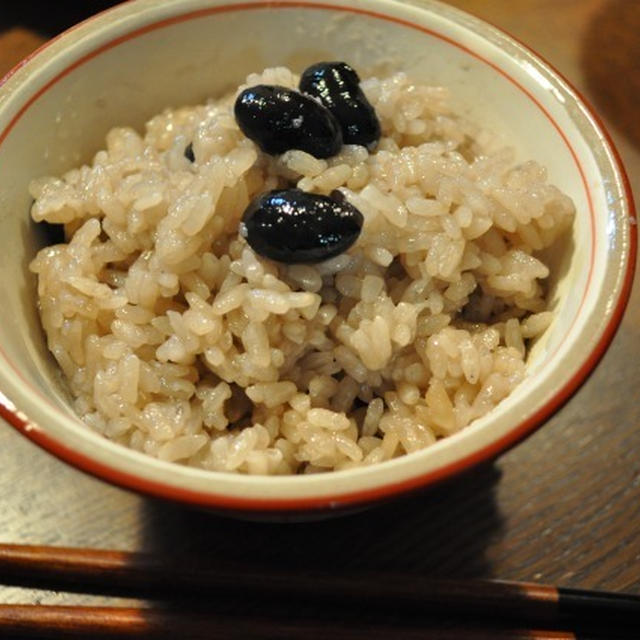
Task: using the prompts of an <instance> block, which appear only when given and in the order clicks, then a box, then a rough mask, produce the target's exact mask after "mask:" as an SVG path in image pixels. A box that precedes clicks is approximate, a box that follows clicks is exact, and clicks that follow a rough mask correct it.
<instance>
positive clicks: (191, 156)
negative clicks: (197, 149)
mask: <svg viewBox="0 0 640 640" xmlns="http://www.w3.org/2000/svg"><path fill="white" fill-rule="evenodd" d="M184 157H185V158H186V159H187V160H188V161H189V162H195V159H196V156H195V154H194V153H193V142H190V143H189V144H188V145H187V146H186V148H185V150H184Z"/></svg>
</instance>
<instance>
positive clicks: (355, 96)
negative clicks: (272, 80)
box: [300, 62, 380, 148]
mask: <svg viewBox="0 0 640 640" xmlns="http://www.w3.org/2000/svg"><path fill="white" fill-rule="evenodd" d="M300 91H303V92H304V93H307V94H309V95H310V96H314V97H315V98H317V99H318V100H320V101H321V102H322V104H323V105H324V106H325V107H327V109H329V111H331V113H332V114H333V115H334V116H335V117H336V118H337V120H338V122H339V123H340V126H341V128H342V139H343V141H344V142H345V144H359V145H363V146H366V147H369V148H371V147H372V146H373V145H375V143H376V142H378V140H379V138H380V122H379V121H378V116H376V112H375V109H374V108H373V107H372V106H371V103H370V102H369V101H368V100H367V98H366V96H365V95H364V93H363V92H362V89H361V88H360V78H359V77H358V74H357V73H356V72H355V71H354V70H353V69H352V68H351V67H350V66H349V65H348V64H347V63H346V62H319V63H318V64H314V65H312V66H310V67H308V68H307V69H305V71H304V72H303V74H302V76H301V78H300Z"/></svg>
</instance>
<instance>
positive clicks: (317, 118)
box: [234, 85, 342, 158]
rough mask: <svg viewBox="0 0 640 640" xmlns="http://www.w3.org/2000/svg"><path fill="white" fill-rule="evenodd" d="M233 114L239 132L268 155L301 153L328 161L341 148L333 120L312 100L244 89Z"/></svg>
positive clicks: (270, 89) (263, 88)
mask: <svg viewBox="0 0 640 640" xmlns="http://www.w3.org/2000/svg"><path fill="white" fill-rule="evenodd" d="M234 114H235V118H236V122H237V123H238V126H239V127H240V129H241V130H242V132H243V133H244V134H245V135H246V136H247V137H248V138H251V140H253V141H254V142H255V143H256V144H257V145H258V146H259V147H260V148H261V149H262V150H263V151H264V152H266V153H269V154H278V153H284V152H285V151H288V150H289V149H300V150H302V151H306V152H307V153H310V154H311V155H313V156H315V157H316V158H329V157H330V156H333V155H335V154H336V153H338V151H339V150H340V147H341V146H342V133H341V130H340V125H339V124H338V122H337V121H336V119H335V118H334V116H333V115H332V114H331V113H330V112H329V111H328V110H327V109H325V108H324V107H323V106H322V105H321V104H319V103H318V102H317V101H316V100H314V99H313V98H310V97H309V96H304V95H302V94H301V93H298V92H297V91H293V90H291V89H287V88H285V87H279V86H271V85H257V86H255V87H250V88H249V89H245V90H244V91H243V92H242V93H241V94H240V95H239V96H238V98H237V99H236V103H235V106H234Z"/></svg>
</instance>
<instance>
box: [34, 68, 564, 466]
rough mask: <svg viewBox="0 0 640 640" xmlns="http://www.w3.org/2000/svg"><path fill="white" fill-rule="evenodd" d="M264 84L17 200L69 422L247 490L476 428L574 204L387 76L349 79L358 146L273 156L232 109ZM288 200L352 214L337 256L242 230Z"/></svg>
mask: <svg viewBox="0 0 640 640" xmlns="http://www.w3.org/2000/svg"><path fill="white" fill-rule="evenodd" d="M260 83H264V84H269V83H270V84H279V85H283V86H286V87H292V88H293V87H296V86H297V84H298V77H297V76H296V75H295V74H293V73H292V72H291V71H289V70H287V69H284V68H274V69H267V70H265V71H264V72H263V73H262V74H252V75H250V76H249V77H248V78H247V84H246V85H242V86H241V87H239V89H238V91H237V92H235V93H234V94H233V95H229V96H226V97H224V98H222V99H219V100H212V101H210V102H208V103H207V104H205V105H201V106H195V107H183V108H180V109H175V110H170V109H167V110H165V111H164V112H163V113H161V114H160V115H158V116H156V117H154V118H152V119H151V120H150V121H149V122H148V123H147V127H146V132H145V134H144V136H140V135H139V134H138V133H137V132H136V131H134V130H132V129H130V128H126V127H120V128H115V129H113V130H111V131H110V132H109V134H108V135H107V139H106V149H105V150H102V151H99V152H98V153H97V154H96V156H95V158H94V159H93V162H92V164H91V165H85V166H82V167H80V168H78V169H73V170H71V171H69V172H68V173H66V174H65V175H64V176H63V177H62V178H54V177H45V178H41V179H37V180H34V181H33V182H32V184H31V193H32V195H33V197H34V198H35V202H34V204H33V208H32V217H33V219H34V220H35V221H43V220H44V221H47V222H50V223H61V224H64V225H65V233H66V238H67V240H68V243H67V244H59V245H55V246H50V247H46V248H44V249H42V250H41V251H40V253H39V254H38V255H37V257H36V258H35V259H34V260H33V262H32V264H31V269H32V270H33V272H35V273H36V274H37V275H38V294H39V309H40V312H41V317H42V323H43V326H44V329H45V332H46V335H47V339H48V345H49V348H50V349H51V351H52V353H53V355H54V356H55V358H56V359H57V361H58V363H59V365H60V367H61V369H62V371H63V373H64V375H65V377H66V380H67V382H68V385H69V388H70V391H71V394H72V396H73V398H74V407H75V410H76V411H77V413H78V414H79V415H80V417H81V418H82V419H83V420H84V421H85V422H86V423H87V425H89V426H90V427H91V428H93V429H95V430H97V431H98V432H100V433H101V434H103V435H104V436H106V437H107V438H111V439H112V440H114V441H116V442H119V443H121V444H123V445H125V446H128V447H131V448H133V449H136V450H139V451H142V452H145V453H147V454H149V455H152V456H156V457H158V458H160V459H162V460H168V461H175V462H179V463H182V464H188V465H193V466H196V467H201V468H204V469H209V470H215V471H237V472H243V473H252V474H292V473H310V472H318V471H326V470H332V469H347V468H351V467H355V466H359V465H369V464H374V463H378V462H382V461H384V460H389V459H390V458H394V457H397V456H399V455H403V454H405V453H411V452H413V451H417V450H419V449H421V448H423V447H427V446H430V445H432V444H433V443H434V442H436V441H437V440H438V439H439V438H442V437H446V436H448V435H450V434H453V433H455V432H457V431H459V430H460V429H462V428H463V427H465V426H466V425H468V424H469V423H470V422H471V421H473V420H475V419H476V418H478V417H480V416H483V415H485V414H486V413H487V412H488V411H490V410H491V409H492V408H493V407H494V406H495V405H496V404H497V403H498V402H500V401H501V400H502V399H503V398H504V397H505V396H507V395H508V394H509V393H510V392H511V391H512V390H513V389H514V387H516V386H517V385H518V384H519V383H520V382H521V381H522V380H523V377H524V376H525V357H526V352H527V343H528V341H529V340H531V339H532V338H535V337H536V336H538V335H540V334H541V333H542V332H543V331H545V329H546V328H547V327H548V326H549V324H550V323H551V322H552V313H551V312H550V311H549V310H548V308H547V304H546V301H545V289H544V285H543V282H542V281H543V280H544V279H545V278H546V277H547V276H548V275H549V270H548V268H547V267H546V266H545V265H544V264H543V263H542V262H541V260H540V259H539V258H538V257H536V252H537V251H539V250H541V249H543V248H546V247H549V246H550V245H552V244H553V243H554V241H555V240H556V239H557V238H558V237H559V235H560V234H561V233H562V232H563V231H564V230H565V229H566V228H567V227H568V226H569V225H570V224H571V221H572V218H573V215H574V207H573V204H572V202H571V200H570V199H569V198H568V197H567V196H566V195H563V194H562V193H561V192H560V191H559V190H558V189H557V188H556V187H554V186H552V185H550V184H548V183H547V181H546V173H545V170H544V168H543V167H541V166H540V165H539V164H537V163H535V162H533V161H528V162H524V163H521V164H515V158H514V154H513V152H512V151H511V150H509V149H501V150H498V151H495V150H491V149H490V148H489V147H488V146H486V145H484V144H481V142H480V141H481V140H484V139H485V138H486V136H485V135H484V134H481V133H480V132H479V131H478V130H477V129H476V128H475V127H474V126H473V125H472V124H470V123H468V122H466V121H464V120H463V119H461V118H458V117H456V116H455V115H454V114H453V113H451V111H450V109H449V107H448V106H447V103H448V94H447V91H446V89H443V88H434V87H428V86H421V85H417V84H413V83H412V82H411V81H410V80H409V79H408V78H407V77H406V76H405V75H404V74H402V73H397V74H395V75H392V76H391V77H388V78H385V79H377V78H369V79H367V80H365V81H363V83H362V88H363V90H364V92H365V94H366V95H367V97H368V99H369V100H370V102H371V103H372V104H373V106H374V107H375V109H376V112H377V114H378V117H379V119H380V122H381V125H382V138H381V139H380V142H379V144H378V146H377V148H376V149H375V150H374V151H372V152H368V151H367V149H366V148H364V147H359V146H353V145H351V146H350V145H346V146H344V147H343V149H342V151H341V152H340V153H339V154H338V155H337V156H335V157H332V158H329V159H326V160H319V159H316V158H314V157H312V156H310V155H309V154H307V153H304V152H301V151H296V150H292V151H287V152H286V153H284V154H282V155H281V156H277V157H271V156H267V155H265V154H263V153H262V152H260V151H259V150H258V149H257V148H256V146H255V145H254V143H252V142H251V141H250V140H248V139H247V138H246V137H245V136H244V135H243V134H242V133H241V132H240V130H239V128H238V126H237V124H236V122H235V120H234V118H233V112H232V107H233V102H234V99H235V96H236V95H237V93H238V92H239V91H241V90H242V89H244V88H245V87H246V86H249V85H254V84H260ZM187 146H189V147H190V149H191V151H192V153H191V154H186V155H185V149H186V148H187ZM191 157H192V158H193V161H191ZM292 184H295V185H296V186H298V187H299V188H301V189H304V190H307V191H313V192H316V193H322V194H328V193H329V192H330V191H332V190H334V189H339V190H340V191H341V192H342V194H343V195H344V196H345V197H346V198H347V200H348V201H349V202H351V203H352V204H353V205H355V206H356V207H357V208H358V209H359V210H360V211H361V212H362V214H363V216H364V226H363V229H362V233H361V235H360V237H359V239H358V241H357V242H356V244H355V245H354V246H353V247H351V248H350V249H349V250H348V252H347V253H346V254H342V255H340V256H337V257H335V258H332V259H331V260H328V261H326V262H324V263H320V264H316V265H308V264H296V265H284V264H278V263H275V262H272V261H270V260H267V259H264V258H262V257H260V256H258V255H256V254H255V253H254V252H253V251H252V249H251V248H250V247H249V246H248V245H247V244H246V242H245V240H244V239H243V238H242V237H241V236H240V235H239V234H238V224H239V221H240V218H241V216H242V213H243V211H244V210H245V208H246V206H247V205H248V203H249V202H250V201H251V200H252V198H254V197H255V196H256V195H258V194H259V193H262V192H264V191H268V190H270V189H274V188H281V187H285V186H288V185H292Z"/></svg>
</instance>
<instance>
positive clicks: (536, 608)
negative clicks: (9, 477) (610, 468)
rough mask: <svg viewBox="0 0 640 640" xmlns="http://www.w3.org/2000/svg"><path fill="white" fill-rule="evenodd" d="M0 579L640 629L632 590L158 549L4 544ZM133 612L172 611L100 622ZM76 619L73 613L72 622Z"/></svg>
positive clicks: (87, 615)
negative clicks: (277, 565)
mask: <svg viewBox="0 0 640 640" xmlns="http://www.w3.org/2000/svg"><path fill="white" fill-rule="evenodd" d="M0 583H5V584H8V583H10V584H14V585H21V586H30V587H36V588H52V589H56V590H68V591H77V592H82V593H102V594H116V595H121V596H124V595H129V596H130V595H136V596H139V597H149V596H152V597H155V598H163V599H165V600H171V601H174V602H175V601H178V600H182V601H183V602H184V601H189V602H190V603H191V604H193V603H194V602H201V603H202V602H208V603H211V602H213V598H214V597H215V599H216V601H217V600H220V599H224V598H227V599H229V598H235V599H236V600H239V599H240V597H242V598H243V599H244V600H243V601H246V600H247V599H252V602H254V603H255V602H258V603H260V604H261V605H263V608H264V606H265V603H266V606H267V608H268V609H269V610H270V611H275V610H276V609H277V607H276V606H275V605H276V604H277V603H282V602H286V603H287V606H293V605H292V603H298V604H303V605H304V604H305V603H307V604H313V605H315V606H317V605H318V604H319V603H324V604H331V605H334V606H337V607H343V608H347V609H350V608H353V607H360V608H362V607H363V606H365V607H366V609H367V611H369V612H374V613H377V612H383V611H387V612H388V611H389V610H392V611H394V612H403V613H405V614H407V615H410V616H413V617H416V616H417V617H421V618H422V619H427V620H428V619H429V617H433V616H434V615H443V614H445V615H449V614H456V615H463V616H467V617H468V616H473V617H476V618H477V617H480V618H482V617H484V618H486V619H488V620H507V621H511V622H512V623H522V622H523V623H525V624H527V625H530V626H536V625H537V626H541V627H543V628H544V627H547V628H549V627H552V628H557V629H558V628H559V629H565V630H566V629H573V628H576V627H578V626H580V627H582V628H586V629H591V628H592V627H593V628H595V626H598V625H604V626H605V627H606V628H608V629H610V630H613V629H624V630H626V631H629V630H635V631H636V637H640V634H638V633H637V632H638V631H639V630H640V596H637V595H632V594H617V593H605V592H597V591H585V590H578V589H565V588H561V587H553V586H548V585H539V584H534V583H516V582H499V581H479V580H465V581H452V580H433V579H429V578H425V577H423V576H418V575H410V574H401V575H398V574H395V575H393V574H389V573H387V572H385V573H384V574H382V573H380V574H374V573H366V574H365V573H357V574H355V573H352V574H345V573H344V572H340V573H338V574H336V573H335V572H309V571H282V570H280V571H278V572H271V571H269V572H261V571H257V570H248V569H247V568H246V567H244V566H243V567H230V566H228V565H227V566H224V565H219V566H218V565H213V564H211V563H210V562H207V561H205V560H202V559H197V560H195V559H190V560H187V559H185V558H182V557H180V558H175V557H171V558H170V557H167V556H161V555H159V554H156V555H151V554H141V553H130V552H123V551H108V550H98V549H73V548H63V547H45V546H26V545H12V544H0ZM7 607H10V606H9V605H5V606H4V609H0V630H2V629H3V628H2V621H3V620H4V623H5V624H9V622H8V621H9V620H10V615H9V614H11V615H14V614H16V611H17V610H14V609H10V608H7ZM20 611H22V614H21V615H24V616H30V619H31V620H32V621H33V622H34V624H37V618H38V616H45V615H54V614H55V615H56V616H62V618H60V619H67V618H69V617H71V618H73V617H74V616H76V617H79V618H80V619H85V620H93V619H94V618H93V617H92V616H93V612H94V610H93V609H91V608H82V607H71V608H69V607H67V608H49V607H40V608H39V609H30V608H28V607H27V608H24V609H22V610H20ZM100 612H101V613H100V615H101V616H104V615H105V613H107V610H106V609H103V608H100ZM141 612H144V616H145V618H144V619H145V620H146V621H148V620H149V619H151V620H152V621H153V620H155V619H156V618H154V617H153V616H167V615H173V616H176V615H178V613H177V612H176V611H171V610H169V609H167V608H164V609H162V610H153V609H152V610H147V609H145V610H135V609H111V610H109V615H110V616H111V614H112V615H113V617H109V618H108V619H109V620H112V621H113V622H114V623H116V622H117V621H119V620H122V619H123V616H124V619H125V620H126V621H125V622H124V623H123V625H124V627H123V628H126V629H138V627H136V625H135V624H134V620H136V619H137V618H136V616H140V615H142V613H141ZM206 613H207V612H206V611H205V614H206ZM201 614H202V609H200V610H199V611H198V612H195V613H194V615H195V616H196V618H197V616H198V615H201ZM16 615H17V614H16ZM65 617H66V618H65ZM77 622H78V620H77V619H75V618H74V624H75V623H77ZM585 625H586V626H585ZM95 633H96V634H97V633H98V631H95ZM518 633H520V632H518ZM528 633H532V632H528ZM96 637H97V636H96ZM133 637H139V636H133ZM140 637H143V636H140ZM145 637H146V636H145ZM180 637H182V635H181V636H180ZM212 637H215V636H212ZM221 637H225V636H221ZM291 637H295V636H291ZM307 637H308V636H307ZM332 637H336V636H335V634H333V633H332ZM345 637H350V636H345ZM353 637H360V636H353ZM362 637H364V636H362ZM368 637H371V635H370V634H369V635H368ZM437 637H439V636H437ZM461 637H466V636H461ZM496 637H502V636H496ZM506 637H508V638H511V637H520V636H506ZM527 637H530V638H538V637H546V636H535V635H534V636H527ZM549 637H560V638H564V637H571V636H562V635H561V636H549ZM582 637H584V636H581V638H582ZM605 637H612V636H605Z"/></svg>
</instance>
